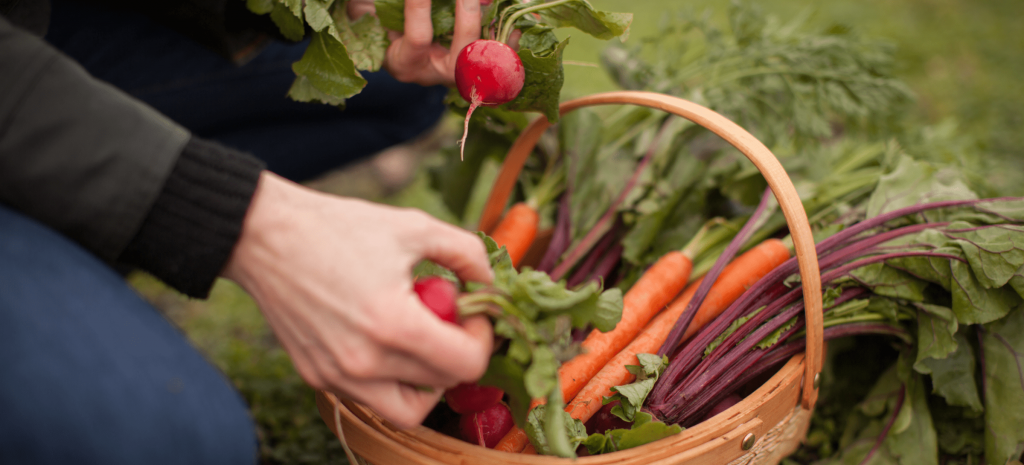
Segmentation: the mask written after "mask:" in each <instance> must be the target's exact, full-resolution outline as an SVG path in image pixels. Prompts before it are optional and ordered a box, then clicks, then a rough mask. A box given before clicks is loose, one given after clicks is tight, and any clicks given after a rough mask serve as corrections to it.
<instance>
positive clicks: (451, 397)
mask: <svg viewBox="0 0 1024 465" xmlns="http://www.w3.org/2000/svg"><path fill="white" fill-rule="evenodd" d="M504 395H505V392H504V391H502V390H501V389H498V388H496V387H494V386H481V385H479V384H476V383H462V384H459V385H457V386H455V387H453V388H451V389H448V390H447V391H445V392H444V401H445V402H446V403H448V406H449V407H451V408H452V410H454V411H455V412H456V413H463V414H465V413H473V412H479V411H481V410H485V409H487V408H488V407H490V406H492V405H494V404H497V403H498V402H501V397H502V396H504Z"/></svg>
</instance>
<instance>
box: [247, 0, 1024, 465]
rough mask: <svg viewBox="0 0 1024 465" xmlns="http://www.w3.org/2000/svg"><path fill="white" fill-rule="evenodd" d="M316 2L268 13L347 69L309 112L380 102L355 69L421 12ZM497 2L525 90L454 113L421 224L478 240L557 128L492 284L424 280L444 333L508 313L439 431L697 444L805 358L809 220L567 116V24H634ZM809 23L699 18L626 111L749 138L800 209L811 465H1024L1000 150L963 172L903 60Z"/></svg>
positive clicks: (302, 85) (418, 199) (578, 116)
mask: <svg viewBox="0 0 1024 465" xmlns="http://www.w3.org/2000/svg"><path fill="white" fill-rule="evenodd" d="M291 3H292V4H294V5H299V4H298V3H295V2H291ZM304 3H305V6H304V8H298V7H294V8H293V7H289V6H288V5H287V4H285V3H280V4H279V3H277V2H272V1H265V2H252V1H250V2H249V5H250V7H255V8H256V9H258V10H260V11H261V12H264V13H269V14H271V17H272V18H273V19H274V20H275V21H276V22H278V24H279V25H281V26H282V32H283V33H285V35H288V33H289V32H291V33H292V34H293V35H297V36H301V35H302V34H303V33H304V32H303V29H302V27H301V26H302V23H301V22H300V23H298V26H299V27H295V24H292V23H294V22H295V20H298V21H302V20H303V18H305V19H304V20H305V22H306V25H307V26H309V28H310V29H311V30H312V34H313V36H314V37H313V44H314V45H318V44H319V45H323V46H322V47H318V48H316V50H318V51H322V52H324V53H326V55H324V56H321V55H317V54H316V53H308V54H307V56H305V57H303V60H302V61H301V62H300V63H297V64H296V70H297V72H298V73H299V77H298V78H297V79H296V82H295V85H294V86H293V88H292V90H291V93H290V94H291V95H292V96H293V97H294V98H296V99H299V100H316V101H322V102H326V103H332V104H341V103H343V101H344V99H345V98H347V97H349V96H351V95H353V94H355V93H357V92H358V91H359V89H360V88H361V86H362V84H363V83H362V82H361V81H360V80H361V78H360V77H359V76H358V72H357V71H356V70H357V69H377V68H379V66H380V56H379V55H380V53H381V52H382V51H383V50H384V48H386V39H385V38H384V36H383V35H382V34H377V33H375V31H376V32H379V30H380V28H381V27H382V25H385V26H387V27H388V28H390V29H395V30H400V28H401V24H402V16H401V12H402V5H403V1H402V0H377V2H376V4H377V13H378V17H364V18H362V19H358V20H347V19H344V18H343V15H340V14H338V12H339V11H343V10H344V5H345V2H344V1H341V0H336V1H326V2H324V1H317V2H304ZM453 3H454V2H452V1H436V2H435V4H436V6H437V7H436V8H433V9H432V18H433V19H434V20H435V21H434V23H435V35H436V37H437V38H438V39H439V40H442V41H443V40H444V39H445V37H447V36H450V34H451V28H450V26H451V11H452V10H451V8H452V6H453ZM489 3H490V5H489V6H487V8H485V10H484V19H485V21H484V25H483V27H484V30H483V34H482V36H483V37H485V38H486V39H493V40H497V41H499V42H502V43H506V42H509V41H510V39H511V37H512V36H513V31H517V37H519V40H518V44H517V45H518V51H517V52H516V55H517V56H518V59H519V62H520V63H521V65H522V67H523V68H524V69H525V72H524V74H523V75H522V77H521V80H522V81H523V84H522V85H521V90H522V91H521V92H518V95H516V96H515V97H514V98H512V99H511V100H509V99H508V98H507V96H504V97H502V98H500V99H496V100H494V101H489V100H487V98H488V97H486V96H483V95H482V94H480V93H478V92H475V91H474V89H472V88H468V89H467V88H464V87H465V86H463V85H460V89H459V90H460V91H462V92H461V95H460V94H459V93H457V92H453V93H452V94H451V96H450V99H449V100H450V103H451V104H452V107H453V108H455V109H456V110H457V111H460V112H465V116H466V123H465V128H466V130H467V133H469V134H470V137H468V138H467V137H465V136H464V137H463V142H464V143H463V144H460V146H459V147H457V148H455V149H454V151H458V152H460V153H454V151H453V153H450V154H449V155H450V156H447V157H446V158H445V159H444V160H443V161H441V162H439V163H437V164H435V165H433V166H431V167H430V169H429V171H428V173H427V174H426V175H425V178H422V179H420V181H419V182H418V183H417V184H416V185H414V186H413V192H412V193H411V194H409V196H408V198H409V199H415V200H413V201H410V202H408V203H406V204H407V205H411V206H419V207H422V208H424V209H426V210H428V211H431V212H432V213H434V214H435V215H437V216H439V217H441V218H444V219H447V220H449V221H451V222H453V223H459V224H462V225H464V226H466V227H474V226H475V224H476V221H477V219H479V218H480V217H481V213H482V212H481V208H482V205H483V201H482V199H483V198H484V197H485V196H486V193H487V192H488V190H489V189H490V186H491V185H492V184H493V181H494V179H495V176H496V172H497V169H498V168H497V166H498V164H499V163H500V161H501V158H502V157H503V155H504V154H505V153H507V149H508V147H509V145H510V143H511V141H512V140H513V139H514V138H515V137H516V135H518V133H519V131H521V130H522V129H523V128H524V126H525V124H526V117H525V116H524V115H523V113H522V112H523V111H537V112H540V113H542V114H544V115H545V117H547V118H548V120H549V121H551V122H556V121H557V122H558V123H559V124H558V125H557V127H556V128H557V129H556V130H554V131H550V132H549V133H548V134H546V135H545V137H544V138H542V139H541V141H540V143H539V144H538V147H537V148H536V151H535V154H534V156H532V158H531V159H530V160H529V161H528V165H527V167H526V169H525V170H524V172H523V173H522V175H521V177H520V179H519V185H518V186H517V190H516V192H515V199H514V200H515V202H514V204H513V205H512V206H511V207H510V208H509V209H508V211H506V212H504V216H503V219H502V221H501V223H500V224H499V225H498V227H497V228H496V229H494V230H493V231H491V236H490V237H487V236H482V237H483V239H484V241H485V243H486V244H487V246H488V250H489V252H490V254H491V260H492V266H493V268H494V271H495V276H496V279H495V281H494V283H493V284H491V285H487V286H485V285H481V284H479V283H464V282H459V281H458V280H457V279H455V277H454V276H453V275H452V274H451V273H449V272H447V270H444V269H441V268H439V267H437V266H434V265H432V264H430V263H425V264H423V265H421V266H420V267H419V268H418V269H417V270H416V273H417V274H418V276H419V279H420V282H419V284H418V285H417V292H419V293H420V295H421V297H422V298H423V300H424V302H426V303H427V304H428V306H429V307H430V308H432V309H434V311H435V312H437V313H438V315H439V317H442V318H445V319H447V320H449V321H452V322H453V323H457V321H458V318H459V317H460V316H465V315H470V314H486V315H489V316H491V317H492V319H493V321H494V328H495V333H496V335H497V336H498V337H499V338H500V339H501V341H500V342H501V343H500V344H498V345H497V346H498V350H497V351H496V352H495V354H494V356H493V358H492V360H491V363H490V367H489V369H488V371H487V373H486V375H485V376H484V378H483V379H481V380H480V381H479V382H478V383H475V384H467V385H462V386H458V387H456V388H453V389H451V390H449V391H448V392H447V393H446V396H445V402H443V403H442V404H440V405H439V406H438V407H437V409H435V411H434V412H433V413H432V414H431V416H430V417H429V418H428V419H427V421H426V422H425V425H426V426H428V427H431V428H434V429H436V430H439V431H442V432H445V433H448V434H451V435H452V436H456V437H460V438H462V439H464V440H466V441H468V442H470V443H473V444H479V445H480V446H482V447H490V448H496V449H499V450H504V451H509V452H516V453H531V452H533V453H541V454H551V455H558V456H563V457H573V456H576V455H584V454H603V453H614V452H616V451H620V450H624V449H628V448H631V447H636V446H639V445H642V444H646V443H650V442H652V441H656V440H659V439H662V438H664V437H667V436H670V435H674V434H678V433H679V432H680V431H682V430H683V429H684V428H687V427H691V426H693V425H695V424H698V423H700V422H701V421H704V420H706V419H708V418H710V417H711V416H714V415H716V414H717V413H719V412H721V411H723V410H725V409H727V408H728V407H729V406H730V405H733V404H735V403H736V402H738V401H739V400H740V399H742V398H743V397H744V396H746V395H748V394H749V393H750V392H752V390H754V389H756V388H757V387H758V386H759V385H760V384H761V383H762V382H763V381H764V380H765V379H767V377H768V376H770V375H771V374H772V373H773V372H774V371H776V370H777V369H778V367H779V366H780V365H781V364H782V363H784V362H785V361H786V360H788V359H789V358H790V357H791V356H793V355H794V354H797V353H799V352H800V351H801V350H803V347H804V341H803V330H804V327H803V326H804V321H803V316H802V315H803V303H802V297H803V296H802V291H801V283H800V279H799V275H798V274H797V268H796V260H795V258H794V257H792V251H791V250H790V243H789V240H788V237H787V231H786V222H785V220H784V218H783V217H782V215H781V213H780V212H778V211H777V209H776V208H775V204H774V203H773V202H774V198H773V197H772V195H771V193H770V192H769V191H766V190H765V187H766V186H765V183H764V181H763V179H761V177H760V174H759V172H758V171H757V170H756V169H755V168H754V167H753V166H751V165H750V164H749V163H748V162H747V161H746V160H745V159H744V158H743V157H742V156H741V155H740V154H739V153H738V152H736V151H735V150H733V149H732V148H731V147H729V146H727V145H726V144H724V143H723V142H722V141H721V140H720V139H718V138H717V136H714V135H712V134H709V133H708V132H707V131H706V130H704V129H703V128H701V127H699V126H697V125H695V124H693V123H691V122H689V121H686V120H683V119H681V118H678V117H671V116H667V115H665V114H662V113H660V112H657V111H654V110H650V109H646V108H627V107H623V108H618V109H610V110H603V111H595V110H579V111H576V112H573V113H571V114H568V115H565V116H563V117H560V116H559V115H558V112H557V106H558V101H559V95H560V90H561V83H562V60H561V54H562V51H563V50H564V48H565V47H566V45H567V43H568V39H564V40H560V39H559V38H558V37H557V36H556V35H555V34H554V33H553V32H552V31H553V29H554V28H556V27H562V26H572V27H576V28H577V29H579V30H581V31H583V32H586V33H588V34H591V35H593V36H595V37H599V38H602V39H610V38H613V37H618V38H620V39H625V38H626V37H627V36H628V30H629V22H630V17H629V15H628V14H621V13H608V12H601V11H597V10H595V9H594V8H593V7H591V6H590V4H589V3H587V2H586V1H584V0H556V1H548V2H544V1H540V0H535V1H530V2H518V1H513V0H498V1H495V2H489ZM261 5H262V6H261ZM321 10H322V11H321ZM321 13H323V14H321ZM275 15H276V16H275ZM293 16H294V18H293ZM282 18H285V19H287V21H282ZM332 18H333V19H332ZM339 18H341V19H339ZM800 19H801V18H794V19H792V20H791V21H790V22H783V21H779V20H777V19H774V18H771V17H768V16H766V15H764V14H762V13H761V12H759V11H758V10H757V9H755V8H752V7H749V6H744V5H742V4H738V3H737V4H734V5H733V7H732V9H731V11H730V15H729V26H730V27H729V29H728V30H722V29H720V28H718V27H716V26H715V25H714V24H713V22H712V21H711V20H710V15H703V16H701V15H694V14H685V13H681V14H678V15H676V16H672V17H666V21H665V23H664V26H663V28H662V30H661V31H659V34H657V35H656V36H654V38H651V39H647V40H644V41H642V42H641V43H639V44H636V45H631V46H630V47H626V46H624V45H613V46H611V47H610V48H609V49H607V50H606V52H605V54H604V56H603V63H602V65H603V67H604V69H605V70H606V71H607V72H609V73H610V75H611V77H612V78H613V79H614V80H615V81H616V82H617V84H618V85H619V86H620V87H621V88H623V89H631V90H647V91H654V92H661V93H666V94H671V95H676V96H679V97H682V98H686V99H688V100H691V101H694V102H696V103H699V104H701V105H704V106H707V107H709V108H712V109H714V110H716V111H717V112H719V113H721V114H723V115H726V116H727V117H729V118H731V119H732V120H734V121H735V122H737V123H738V124H739V125H741V126H742V127H744V128H745V129H747V130H749V131H750V132H752V133H753V134H754V135H755V136H757V137H758V138H759V139H760V140H761V141H763V142H764V143H765V144H766V145H767V146H768V147H769V148H771V149H772V151H773V152H774V153H775V155H776V156H778V158H779V159H780V160H781V162H782V163H783V165H784V166H785V168H786V171H787V173H788V174H789V176H790V177H791V178H792V179H793V181H794V184H795V185H796V187H797V189H798V191H799V193H800V196H801V200H802V202H803V205H804V209H805V211H806V212H807V215H808V217H809V218H810V220H811V225H812V228H813V231H814V233H815V239H816V242H817V253H818V260H819V265H820V271H821V277H822V284H823V300H824V310H823V311H824V314H823V316H824V322H825V323H824V325H825V330H824V335H825V338H826V340H828V341H829V344H828V349H829V351H828V356H827V359H826V364H825V371H824V372H823V381H822V387H821V396H820V398H819V403H818V405H817V407H816V409H815V412H814V418H813V419H812V422H811V427H810V431H809V433H808V438H807V442H806V444H805V445H804V447H802V448H801V449H800V450H798V451H797V453H795V454H794V455H793V456H791V457H789V458H787V459H786V461H787V462H789V463H875V464H887V463H892V464H915V465H916V464H932V463H934V464H939V463H981V462H985V463H989V464H1005V463H1009V462H1012V461H1015V460H1019V459H1020V458H1021V453H1022V450H1024V368H1022V366H1021V360H1020V355H1019V354H1024V248H1022V247H1021V244H1024V199H1018V198H1000V197H998V195H997V194H998V193H994V192H991V191H989V190H988V189H989V188H988V187H987V186H986V185H985V183H984V176H983V175H982V174H981V172H983V171H984V169H983V168H984V165H985V163H984V162H983V161H982V160H983V156H982V155H979V154H976V153H964V152H963V151H962V150H961V152H960V153H954V154H953V156H950V151H949V150H948V147H962V145H963V144H960V143H958V141H957V140H956V136H955V135H951V134H949V133H948V132H943V131H935V130H932V128H920V129H916V130H915V129H908V128H907V127H904V126H903V125H901V124H900V117H901V114H902V113H901V112H903V111H904V110H905V108H906V104H907V103H908V102H910V101H911V95H910V92H909V90H908V89H907V88H906V87H905V86H904V85H903V84H902V83H901V82H899V81H898V80H896V79H894V78H893V77H892V73H891V59H892V51H891V50H890V49H889V48H888V47H886V46H884V45H881V44H877V43H873V42H871V41H868V40H865V39H862V38H860V37H857V36H856V35H855V34H853V33H852V32H851V31H850V30H849V29H847V28H843V27H834V28H830V29H828V30H826V31H823V32H820V33H809V32H804V31H803V27H802V24H801V23H800ZM346 47H348V51H346ZM503 50H504V48H503ZM375 53H376V54H377V55H374V54H375ZM332 54H336V55H344V59H340V58H338V56H336V55H332ZM350 55H351V56H350ZM509 59H510V60H511V61H513V62H514V61H515V58H514V57H509ZM346 60H347V61H346ZM339 63H340V64H341V65H345V66H340V65H339ZM513 68H514V66H513ZM338 69H343V70H345V73H347V74H348V75H350V76H348V77H347V80H346V79H343V78H344V76H339V75H338V71H337V70H338ZM343 74H344V73H343ZM517 76H518V74H517ZM328 78H329V79H328ZM514 87H520V86H519V84H518V83H517V84H516V86H514ZM476 90H477V91H479V89H476ZM502 102H505V103H502ZM471 115H472V117H473V118H472V120H471V119H470V116H471ZM461 155H464V159H463V156H461ZM416 189H418V190H416ZM985 197H987V198H985Z"/></svg>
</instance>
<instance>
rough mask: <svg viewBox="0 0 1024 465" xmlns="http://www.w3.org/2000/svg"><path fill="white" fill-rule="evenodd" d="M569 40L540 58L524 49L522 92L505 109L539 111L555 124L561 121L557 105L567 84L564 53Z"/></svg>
mask: <svg viewBox="0 0 1024 465" xmlns="http://www.w3.org/2000/svg"><path fill="white" fill-rule="evenodd" d="M568 44H569V39H568V38H566V39H565V40H563V41H561V42H559V43H557V44H555V46H554V47H553V48H552V49H551V50H549V51H543V52H541V53H540V54H539V55H538V54H536V53H535V52H534V51H533V50H531V49H528V48H525V47H521V48H520V49H519V59H520V60H522V62H523V68H524V69H525V70H526V78H525V80H524V81H523V90H522V91H520V92H519V95H518V96H516V98H515V99H514V100H512V101H511V102H508V103H506V104H505V105H503V106H504V107H505V108H506V109H508V110H512V111H539V112H541V113H542V114H543V115H544V116H546V117H547V118H548V121H551V122H552V123H554V122H556V121H558V104H559V97H560V95H561V92H562V82H563V81H564V80H565V76H564V73H563V72H562V51H563V50H565V46H566V45H568Z"/></svg>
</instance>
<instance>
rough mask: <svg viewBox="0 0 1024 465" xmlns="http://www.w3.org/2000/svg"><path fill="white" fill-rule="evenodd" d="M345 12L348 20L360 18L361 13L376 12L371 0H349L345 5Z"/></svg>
mask: <svg viewBox="0 0 1024 465" xmlns="http://www.w3.org/2000/svg"><path fill="white" fill-rule="evenodd" d="M345 13H346V14H348V18H349V19H350V20H352V21H355V20H357V19H359V18H362V17H363V15H367V14H371V15H373V14H377V7H376V5H374V3H373V0H349V2H348V4H346V5H345Z"/></svg>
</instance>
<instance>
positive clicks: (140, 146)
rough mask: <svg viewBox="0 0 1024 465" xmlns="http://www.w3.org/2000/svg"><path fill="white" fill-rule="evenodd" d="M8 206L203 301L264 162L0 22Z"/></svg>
mask: <svg viewBox="0 0 1024 465" xmlns="http://www.w3.org/2000/svg"><path fill="white" fill-rule="evenodd" d="M0 89H3V91H2V92H0V202H2V203H4V204H7V205H9V206H11V207H13V208H14V209H16V210H19V211H21V212H23V213H25V214H27V215H28V216H31V217H33V218H35V219H36V220H37V221H39V222H41V223H44V224H46V225H48V226H50V227H52V228H54V229H56V230H58V231H60V232H61V233H63V234H64V235H65V236H67V237H69V238H71V239H72V240H74V241H76V242H78V243H79V244H81V245H82V246H84V247H85V248H86V249H88V250H90V251H91V252H93V253H94V254H96V255H97V256H99V257H100V258H101V259H102V260H104V261H106V262H108V263H123V264H129V265H132V266H135V267H140V268H142V269H145V270H147V271H150V272H152V273H153V274H154V275H156V276H157V277H158V278H161V279H163V280H164V281H165V282H167V283H168V284H170V285H172V286H174V287H175V288H177V289H179V290H181V291H182V292H184V293H186V294H188V295H191V296H195V297H205V295H206V294H207V292H208V291H209V288H210V286H212V284H213V281H214V280H215V279H216V276H217V274H218V273H219V272H220V270H221V268H222V267H223V265H224V263H225V262H226V261H227V260H228V258H229V257H230V254H231V251H232V248H233V246H234V243H235V242H236V241H237V238H238V235H239V234H240V231H241V226H242V222H243V220H244V216H245V212H246V210H247V208H248V205H249V202H250V201H251V197H252V194H253V192H254V191H255V189H256V185H257V181H258V179H259V173H260V171H261V170H262V168H263V165H262V163H261V162H259V161H258V160H255V159H254V158H253V157H251V156H250V155H248V154H244V153H240V152H235V151H232V150H230V149H227V148H225V147H222V146H219V145H217V144H214V143H211V142H206V141H202V140H201V139H198V138H192V137H191V136H190V134H189V133H188V132H187V131H186V130H184V129H183V128H181V127H180V126H178V125H176V124H175V123H173V122H172V121H170V120H168V119H167V118H165V117H164V116H162V115H160V114H159V113H158V112H156V111H155V110H153V109H151V108H150V107H148V106H146V105H145V104H143V103H141V102H138V101H136V100H134V99H132V98H131V97H129V96H128V95H126V94H124V93H123V92H121V91H119V90H117V89H115V88H113V87H111V86H109V85H107V84H104V83H102V82H100V81H98V80H96V79H94V78H92V77H91V76H89V74H88V73H87V72H86V71H84V70H83V69H82V68H81V67H79V66H78V65H77V64H76V63H74V62H73V61H72V60H70V59H68V58H66V57H65V56H63V55H62V54H60V53H59V52H58V51H56V50H54V49H53V48H52V47H50V46H49V45H47V44H46V43H45V42H43V41H42V40H40V39H39V38H37V37H35V36H33V35H31V34H29V33H27V32H26V31H24V30H22V29H19V28H17V27H15V26H12V25H11V24H10V23H9V22H8V21H7V20H6V19H4V18H3V17H0Z"/></svg>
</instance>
